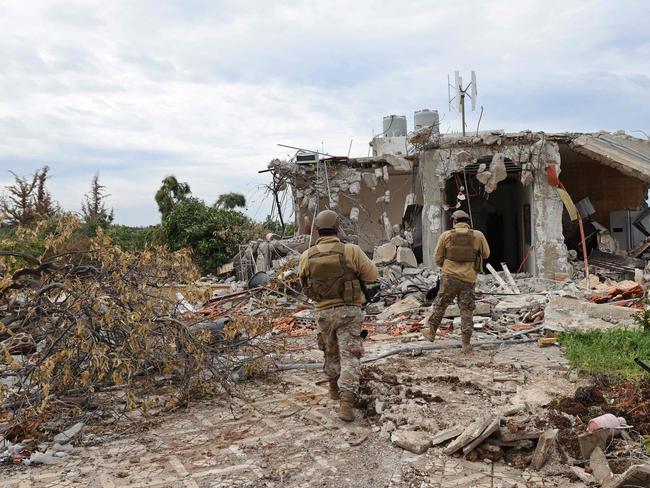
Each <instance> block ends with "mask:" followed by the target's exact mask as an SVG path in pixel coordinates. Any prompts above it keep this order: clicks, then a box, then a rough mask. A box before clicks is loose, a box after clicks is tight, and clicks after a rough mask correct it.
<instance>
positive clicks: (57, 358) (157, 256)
mask: <svg viewBox="0 0 650 488" xmlns="http://www.w3.org/2000/svg"><path fill="white" fill-rule="evenodd" d="M80 225H81V223H80V221H79V220H78V219H76V218H75V217H74V216H65V217H63V218H61V219H60V220H59V222H58V223H57V225H56V228H55V229H53V230H50V231H46V226H45V225H37V226H36V227H35V228H29V229H27V228H21V229H19V231H18V233H19V234H20V239H21V241H20V243H19V244H18V243H17V241H16V240H12V241H7V240H2V241H0V270H1V272H2V275H1V277H0V377H1V378H3V381H2V382H0V415H4V416H5V417H6V418H8V420H9V426H10V428H9V430H8V431H7V432H6V433H5V436H6V437H7V438H10V439H12V440H13V439H20V438H24V436H30V435H33V436H37V437H38V435H39V432H42V431H43V430H47V425H48V423H50V422H51V421H52V420H53V419H56V418H60V416H61V415H68V416H74V415H75V413H74V412H77V415H78V412H79V409H80V408H82V409H83V408H85V407H89V406H92V408H93V409H94V410H95V411H96V412H98V413H97V415H98V416H99V415H107V412H108V414H110V412H114V413H115V411H116V410H117V411H125V410H128V409H134V408H139V409H141V410H142V411H144V412H147V411H151V410H160V409H164V408H174V407H175V406H177V405H179V404H183V403H184V402H186V401H187V400H188V399H189V398H190V397H196V396H201V395H207V394H214V393H218V392H229V391H232V388H233V379H232V378H233V377H232V373H233V371H237V370H242V369H245V370H246V371H247V372H250V371H252V370H255V369H257V368H259V367H260V364H261V359H262V358H264V357H265V356H266V355H267V353H268V352H269V351H270V350H271V349H270V347H271V346H270V345H269V344H267V343H266V342H265V339H262V336H263V335H264V334H266V333H267V332H268V331H269V328H270V318H264V317H259V318H256V319H253V318H247V319H246V320H243V319H238V318H237V317H234V321H233V322H231V323H230V324H229V325H228V326H226V327H225V328H224V329H223V332H222V335H221V337H220V338H219V339H218V340H216V338H215V336H214V334H212V333H210V332H209V331H203V332H192V330H193V329H191V328H189V327H188V326H189V325H191V324H193V323H197V322H203V321H205V317H197V316H192V315H191V314H190V315H189V316H188V314H183V313H182V311H181V310H179V308H178V303H177V299H176V297H175V296H174V293H173V290H174V289H173V288H170V287H169V284H171V283H177V282H184V283H192V282H193V280H194V279H196V278H197V276H198V274H197V271H196V268H195V267H194V265H193V264H192V261H191V259H190V256H189V253H188V252H186V251H180V252H170V251H169V250H167V249H166V248H164V247H157V248H146V249H145V250H144V251H142V252H133V253H130V252H125V251H123V250H122V249H121V248H119V247H118V246H116V245H114V244H113V243H112V242H111V240H110V239H109V238H108V237H107V236H106V235H105V234H104V232H103V229H102V228H101V227H99V228H98V229H97V234H96V236H94V237H93V238H91V239H88V240H87V242H86V243H85V244H84V246H83V248H80V247H79V246H80V244H79V243H78V242H77V241H75V238H74V235H75V233H76V232H77V231H78V228H79V226H80ZM44 232H46V235H43V233H44ZM30 241H39V242H41V241H42V242H45V248H44V250H43V251H42V252H41V253H40V254H39V255H29V254H27V253H25V252H23V251H22V250H21V249H25V248H27V249H29V242H30ZM25 243H27V245H25ZM183 290H184V291H183V293H184V294H185V298H187V299H188V300H190V301H193V300H194V301H195V300H197V299H198V298H199V297H198V295H197V293H198V292H197V291H196V290H193V289H192V287H188V288H184V289H183ZM170 291H171V293H170ZM154 388H155V391H154ZM109 392H110V393H109ZM161 392H165V393H166V395H163V398H164V400H162V402H159V403H156V402H157V400H156V399H160V398H161ZM154 393H155V395H154ZM89 408H90V407H89ZM3 412H4V413H3ZM100 412H101V413H100Z"/></svg>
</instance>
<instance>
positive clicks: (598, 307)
mask: <svg viewBox="0 0 650 488" xmlns="http://www.w3.org/2000/svg"><path fill="white" fill-rule="evenodd" d="M635 313H636V310H634V309H630V308H626V307H619V306H616V305H607V304H596V303H589V302H584V301H579V300H574V299H571V298H564V297H560V296H552V297H551V298H550V300H549V302H548V304H547V305H546V308H545V310H544V327H545V328H546V329H548V330H554V331H558V332H561V331H572V330H585V329H611V328H613V327H632V326H633V325H634V318H633V316H634V314H635Z"/></svg>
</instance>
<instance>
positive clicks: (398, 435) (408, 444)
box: [391, 430, 431, 454]
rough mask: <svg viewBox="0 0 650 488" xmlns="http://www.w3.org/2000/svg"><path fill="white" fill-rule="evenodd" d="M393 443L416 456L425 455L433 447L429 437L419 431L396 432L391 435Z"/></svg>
mask: <svg viewBox="0 0 650 488" xmlns="http://www.w3.org/2000/svg"><path fill="white" fill-rule="evenodd" d="M391 441H392V442H393V444H395V445H396V446H399V447H401V448H402V449H406V450H407V451H410V452H412V453H414V454H423V453H425V452H426V451H427V449H429V447H431V439H430V437H429V435H428V434H427V433H426V432H422V431H417V430H396V431H395V432H393V434H392V435H391Z"/></svg>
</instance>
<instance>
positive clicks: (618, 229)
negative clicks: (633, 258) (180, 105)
mask: <svg viewBox="0 0 650 488" xmlns="http://www.w3.org/2000/svg"><path fill="white" fill-rule="evenodd" d="M559 148H560V175H559V177H560V181H561V182H562V184H563V185H564V187H565V188H566V191H567V192H568V193H569V195H570V196H571V198H572V200H573V201H574V203H576V204H578V208H579V209H581V212H582V214H583V216H584V218H583V226H584V232H585V243H586V247H587V254H588V255H589V254H591V253H592V252H593V250H595V249H598V250H600V251H605V252H609V253H619V252H626V251H629V250H631V249H633V248H634V247H636V246H637V245H638V244H639V243H641V242H643V241H644V240H645V234H644V233H643V232H642V231H641V230H639V229H638V228H637V227H636V226H635V225H634V221H635V220H636V219H637V218H638V217H640V216H641V215H642V214H643V212H644V211H645V210H646V209H647V208H648V204H647V196H648V185H647V184H646V183H645V182H644V181H642V180H639V179H637V178H634V177H633V176H629V175H626V174H624V173H623V172H621V171H620V170H618V169H616V168H614V167H611V166H607V165H605V164H602V163H601V162H599V161H596V160H595V159H592V158H590V157H588V156H586V155H583V154H580V153H578V152H576V151H574V150H573V149H571V147H570V146H569V145H568V144H560V146H559ZM585 199H588V202H586V200H585ZM585 203H586V205H585ZM562 231H563V234H564V242H565V244H566V246H567V248H568V249H572V250H574V251H576V253H577V254H578V256H579V257H582V245H581V244H582V239H581V237H580V230H579V226H578V223H577V221H575V222H572V221H571V219H570V217H569V215H568V212H567V210H566V208H565V209H564V211H563V216H562Z"/></svg>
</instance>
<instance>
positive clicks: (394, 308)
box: [377, 295, 422, 320]
mask: <svg viewBox="0 0 650 488" xmlns="http://www.w3.org/2000/svg"><path fill="white" fill-rule="evenodd" d="M421 306H422V303H421V302H420V300H418V299H417V298H415V297H414V296H413V295H409V296H407V297H406V298H404V299H403V300H400V301H399V302H395V303H393V304H392V305H391V306H390V307H388V308H387V309H386V310H384V311H383V312H382V313H380V314H379V315H377V319H379V320H387V319H390V318H391V317H394V316H396V315H399V314H402V313H404V312H408V311H410V310H415V309H418V308H420V307H421Z"/></svg>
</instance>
